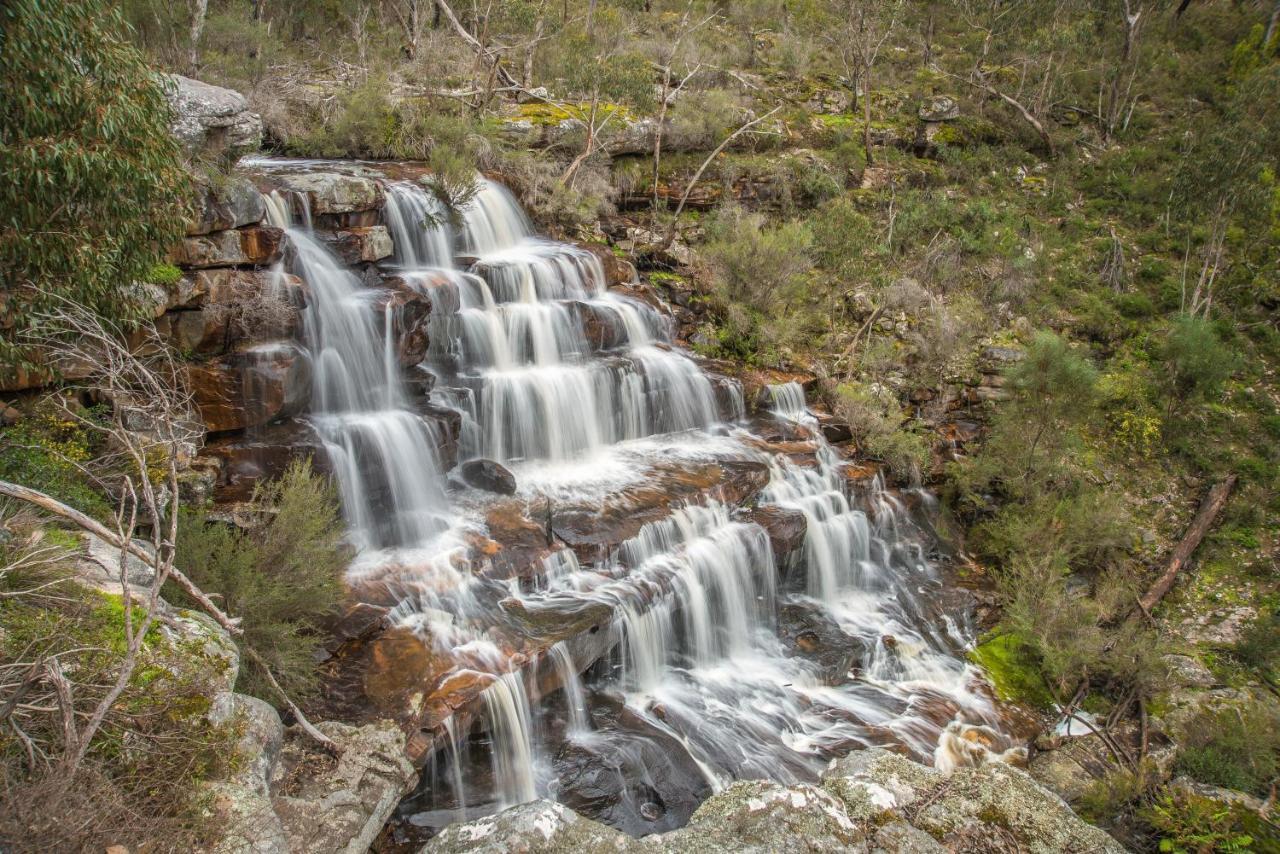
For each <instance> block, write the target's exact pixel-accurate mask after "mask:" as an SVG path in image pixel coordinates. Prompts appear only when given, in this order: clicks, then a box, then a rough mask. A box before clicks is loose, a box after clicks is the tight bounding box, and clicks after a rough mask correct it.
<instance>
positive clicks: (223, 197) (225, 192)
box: [187, 175, 267, 237]
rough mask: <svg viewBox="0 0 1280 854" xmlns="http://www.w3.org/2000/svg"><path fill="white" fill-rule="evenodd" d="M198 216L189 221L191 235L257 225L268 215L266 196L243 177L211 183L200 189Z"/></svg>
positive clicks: (231, 177)
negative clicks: (263, 199)
mask: <svg viewBox="0 0 1280 854" xmlns="http://www.w3.org/2000/svg"><path fill="white" fill-rule="evenodd" d="M197 204H198V207H197V209H196V212H195V217H194V218H193V219H191V220H188V222H187V236H188V237H195V236H197V235H201V234H208V233H209V232H211V231H225V230H226V229H229V228H240V227H241V226H244V225H257V224H258V223H260V222H262V220H263V217H265V216H266V212H267V209H266V205H265V204H264V203H263V201H262V194H261V193H259V192H258V188H257V187H255V186H254V185H253V182H252V181H250V180H249V179H248V178H245V177H244V176H242V175H230V176H228V177H226V178H225V179H224V180H222V181H220V182H217V183H214V182H207V183H205V184H203V185H202V186H201V187H200V195H199V199H198V202H197Z"/></svg>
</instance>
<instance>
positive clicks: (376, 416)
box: [266, 192, 451, 550]
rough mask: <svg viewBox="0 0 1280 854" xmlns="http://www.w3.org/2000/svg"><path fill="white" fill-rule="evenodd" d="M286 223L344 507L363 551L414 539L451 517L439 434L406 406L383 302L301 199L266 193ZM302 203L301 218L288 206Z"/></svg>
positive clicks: (278, 221) (315, 405) (315, 401)
mask: <svg viewBox="0 0 1280 854" xmlns="http://www.w3.org/2000/svg"><path fill="white" fill-rule="evenodd" d="M266 203H267V211H268V217H269V221H270V222H271V223H272V224H273V225H275V226H277V227H279V228H284V229H285V233H286V234H287V236H288V239H289V243H290V245H291V246H292V247H293V251H294V261H293V266H294V270H295V272H296V273H297V274H298V275H299V276H300V277H301V278H302V279H303V281H305V282H306V283H307V285H308V287H309V289H310V292H311V298H310V300H309V304H308V306H307V308H306V311H305V314H304V318H303V324H304V330H305V337H306V343H307V349H308V352H309V353H310V355H311V361H312V376H313V380H312V416H311V419H310V420H311V424H312V426H313V427H314V429H315V431H316V433H317V435H318V436H319V437H320V440H321V441H322V442H323V444H324V448H325V451H326V453H327V454H328V456H329V460H330V462H331V464H332V465H333V468H334V471H335V473H336V475H337V481H338V485H339V489H340V491H341V493H342V499H343V500H342V506H343V509H344V512H345V514H346V518H347V522H348V527H349V529H350V531H351V536H352V538H353V540H354V541H355V543H356V545H357V546H358V547H359V548H361V549H362V550H367V549H376V548H384V547H389V546H411V545H422V544H425V543H427V542H429V541H430V540H431V539H433V538H434V537H436V536H437V535H439V534H440V533H441V532H443V531H444V530H446V529H447V528H448V527H449V524H450V521H451V520H450V517H449V511H448V504H447V502H446V500H445V497H444V492H443V489H442V488H441V466H440V460H439V457H438V456H437V453H436V448H437V447H439V445H440V441H439V436H438V435H436V433H435V432H434V429H433V428H432V426H431V425H430V424H428V422H426V421H425V420H423V419H422V418H421V417H420V416H419V415H418V414H417V413H414V412H413V411H411V410H410V409H409V407H408V402H407V400H406V397H405V394H404V388H403V383H402V381H401V379H400V376H399V373H398V369H397V366H396V364H395V360H394V358H393V357H391V356H390V355H389V354H387V352H386V350H387V346H386V341H387V334H388V332H387V329H388V328H389V327H390V325H391V321H392V316H391V314H390V308H387V309H385V310H383V311H380V310H378V308H377V305H376V303H375V302H374V298H375V297H376V296H377V293H376V292H373V291H370V290H369V289H367V288H364V287H361V284H360V282H359V280H358V279H357V278H356V277H355V276H354V275H353V274H352V273H351V272H350V271H349V270H346V269H345V268H343V266H342V265H341V263H340V262H339V261H338V259H337V258H335V257H334V255H333V253H331V252H330V251H329V250H328V249H326V248H325V247H324V245H322V244H321V243H320V242H319V240H318V239H317V238H316V236H315V234H314V233H313V232H312V230H311V228H310V226H309V225H308V224H309V223H310V222H311V214H310V207H309V206H308V205H307V198H306V196H304V195H298V196H296V197H295V198H294V199H293V204H291V203H290V202H289V201H287V200H286V199H285V198H284V197H282V196H281V195H280V194H279V193H277V192H273V193H270V194H268V195H267V197H266ZM294 205H297V207H298V208H299V209H300V210H301V212H302V223H303V224H302V225H301V226H297V225H295V224H294V222H293V216H292V209H293V206H294Z"/></svg>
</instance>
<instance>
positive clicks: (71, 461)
mask: <svg viewBox="0 0 1280 854" xmlns="http://www.w3.org/2000/svg"><path fill="white" fill-rule="evenodd" d="M99 443H100V437H99V436H97V435H96V434H94V433H92V432H90V431H89V430H88V428H86V427H85V426H84V425H83V424H80V423H78V422H76V421H72V420H70V419H68V418H67V416H66V414H65V413H63V412H61V411H60V409H59V407H58V406H57V405H55V403H54V402H53V401H51V400H46V401H44V402H42V403H41V404H39V405H38V406H37V407H36V408H35V409H34V410H33V411H32V412H31V413H30V414H29V415H27V416H26V417H25V418H23V419H22V420H21V421H19V422H18V423H17V424H15V425H13V426H12V427H8V428H6V429H5V430H4V431H2V432H0V480H7V481H11V482H14V483H20V484H22V485H23V486H29V487H31V488H32V489H38V490H40V491H41V492H44V493H47V494H48V495H51V496H53V497H54V498H56V499H58V500H59V501H62V502H64V503H66V504H70V505H71V506H72V507H75V508H77V509H78V510H82V511H84V512H85V513H88V514H90V515H92V516H95V517H98V518H101V519H105V518H107V517H108V516H110V508H109V506H108V504H107V501H106V499H105V498H104V497H103V495H102V493H101V492H99V491H98V489H97V488H96V486H95V484H94V482H93V480H92V479H91V478H90V476H89V475H88V474H87V473H86V470H85V468H84V467H85V466H86V465H87V464H88V463H90V461H91V459H92V457H94V456H95V454H96V453H97V452H98V451H100V450H101V449H100V447H99Z"/></svg>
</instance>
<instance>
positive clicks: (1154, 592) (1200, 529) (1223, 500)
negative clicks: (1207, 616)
mask: <svg viewBox="0 0 1280 854" xmlns="http://www.w3.org/2000/svg"><path fill="white" fill-rule="evenodd" d="M1235 485H1236V476H1235V475H1234V474H1233V475H1230V476H1229V477H1227V479H1226V480H1224V481H1222V482H1221V483H1219V484H1217V485H1216V486H1214V487H1213V488H1212V489H1210V490H1209V494H1208V495H1206V496H1205V498H1204V501H1203V502H1201V504H1200V509H1199V511H1197V512H1196V517H1195V518H1194V519H1192V520H1191V525H1190V526H1188V528H1187V531H1186V533H1185V534H1183V535H1182V539H1181V540H1180V541H1179V542H1178V547H1177V548H1175V549H1174V550H1173V556H1172V557H1170V558H1169V564H1168V566H1166V567H1165V569H1164V572H1163V573H1162V574H1161V575H1160V577H1159V578H1157V579H1156V581H1155V583H1154V584H1152V585H1151V587H1150V588H1149V589H1148V590H1147V592H1146V593H1144V594H1143V595H1142V598H1141V599H1139V600H1138V605H1139V606H1140V607H1141V608H1142V610H1143V611H1145V612H1148V613H1150V612H1151V610H1152V609H1154V608H1155V606H1156V605H1158V604H1159V603H1160V600H1161V599H1163V598H1164V597H1165V594H1167V593H1168V592H1169V591H1170V590H1171V589H1172V588H1173V583H1174V581H1176V580H1177V578H1178V573H1179V572H1181V571H1182V567H1183V566H1185V565H1186V564H1187V561H1189V560H1190V559H1191V555H1192V554H1193V553H1194V552H1195V550H1196V548H1197V547H1198V546H1199V545H1200V541H1201V540H1203V539H1204V536H1205V534H1207V533H1209V529H1210V528H1212V527H1213V523H1214V522H1215V521H1216V520H1217V518H1218V514H1219V513H1221V512H1222V508H1223V507H1225V506H1226V504H1227V499H1228V498H1229V497H1230V496H1231V490H1232V489H1234V488H1235Z"/></svg>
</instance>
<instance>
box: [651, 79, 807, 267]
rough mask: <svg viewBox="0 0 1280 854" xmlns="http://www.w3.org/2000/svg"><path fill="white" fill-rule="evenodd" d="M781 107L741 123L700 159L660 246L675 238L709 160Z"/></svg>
mask: <svg viewBox="0 0 1280 854" xmlns="http://www.w3.org/2000/svg"><path fill="white" fill-rule="evenodd" d="M781 109H782V105H781V104H779V105H778V106H776V107H774V108H773V109H772V110H770V111H769V112H767V113H765V114H764V115H762V116H757V117H756V118H754V119H751V120H750V121H748V122H747V123H746V124H743V125H741V126H740V127H739V128H738V129H737V130H735V131H734V132H733V133H731V134H729V135H728V136H726V137H725V138H724V141H723V142H721V143H720V144H719V145H717V146H716V147H715V150H714V151H712V152H711V153H710V154H708V155H707V159H706V160H704V161H702V165H701V166H699V167H698V171H697V172H694V173H693V177H692V178H690V179H689V183H688V184H686V185H685V188H684V193H683V194H681V196H680V204H678V205H676V210H675V213H674V214H673V215H672V217H671V225H670V227H669V228H668V229H667V236H666V237H665V238H663V241H662V247H661V248H663V249H667V248H668V247H670V246H671V243H672V241H674V240H675V239H676V226H677V225H679V223H680V213H681V212H682V211H683V210H684V206H685V204H686V203H687V202H688V201H689V194H690V193H692V192H693V188H694V187H695V186H696V185H697V183H698V181H699V180H701V179H702V173H703V172H706V171H707V167H708V166H710V165H711V161H713V160H715V159H716V157H718V156H719V155H720V152H722V151H724V150H725V149H726V148H728V147H729V143H731V142H733V141H734V140H735V139H737V138H738V137H739V136H741V135H742V134H744V133H746V132H747V131H748V130H750V129H751V128H753V127H755V126H756V125H758V124H760V123H761V122H763V121H764V120H765V119H767V118H769V117H770V116H772V115H773V114H774V113H776V112H778V111H779V110H781Z"/></svg>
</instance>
